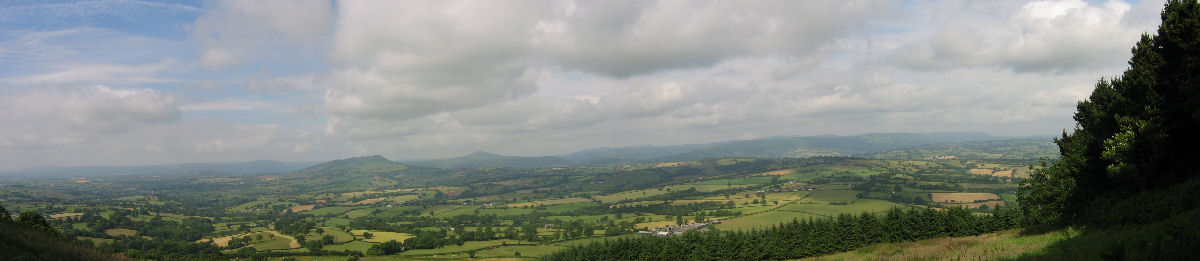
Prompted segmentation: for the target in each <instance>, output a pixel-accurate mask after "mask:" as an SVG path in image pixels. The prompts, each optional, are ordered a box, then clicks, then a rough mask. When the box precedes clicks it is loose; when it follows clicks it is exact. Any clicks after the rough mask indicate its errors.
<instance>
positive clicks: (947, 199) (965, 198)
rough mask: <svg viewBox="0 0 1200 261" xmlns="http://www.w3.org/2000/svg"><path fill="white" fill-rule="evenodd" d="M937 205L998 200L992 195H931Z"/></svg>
mask: <svg viewBox="0 0 1200 261" xmlns="http://www.w3.org/2000/svg"><path fill="white" fill-rule="evenodd" d="M931 196H932V197H933V202H937V203H972V202H975V201H980V200H999V199H1000V196H997V195H996V194H994V193H931Z"/></svg>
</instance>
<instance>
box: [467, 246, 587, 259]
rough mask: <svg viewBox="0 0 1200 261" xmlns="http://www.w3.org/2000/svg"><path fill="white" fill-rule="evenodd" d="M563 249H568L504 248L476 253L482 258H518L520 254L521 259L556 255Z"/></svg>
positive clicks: (558, 247)
mask: <svg viewBox="0 0 1200 261" xmlns="http://www.w3.org/2000/svg"><path fill="white" fill-rule="evenodd" d="M563 248H566V247H562V246H555V245H538V246H502V247H497V248H492V249H486V250H482V251H479V252H477V253H475V256H476V257H481V258H489V257H518V256H517V255H516V254H517V253H520V254H521V255H520V257H540V256H544V255H548V254H550V253H554V251H558V250H561V249H563Z"/></svg>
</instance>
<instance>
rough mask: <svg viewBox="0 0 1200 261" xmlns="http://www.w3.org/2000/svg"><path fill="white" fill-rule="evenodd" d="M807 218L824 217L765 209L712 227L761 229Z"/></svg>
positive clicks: (726, 220) (723, 221)
mask: <svg viewBox="0 0 1200 261" xmlns="http://www.w3.org/2000/svg"><path fill="white" fill-rule="evenodd" d="M809 218H824V217H822V216H818V215H813V214H807V213H801V212H792V211H766V212H762V213H758V214H753V215H749V216H741V217H736V218H731V219H725V220H721V222H722V223H721V224H717V225H713V227H716V228H718V229H721V230H750V229H762V228H768V227H771V226H775V225H778V224H779V223H782V222H787V221H791V220H792V219H799V220H807V219H809Z"/></svg>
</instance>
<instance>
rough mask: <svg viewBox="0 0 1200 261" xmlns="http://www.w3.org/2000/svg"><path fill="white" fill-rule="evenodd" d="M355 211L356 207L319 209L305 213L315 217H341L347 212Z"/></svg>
mask: <svg viewBox="0 0 1200 261" xmlns="http://www.w3.org/2000/svg"><path fill="white" fill-rule="evenodd" d="M353 209H354V207H322V208H318V209H313V210H309V211H305V212H304V214H309V215H314V216H324V215H335V216H338V215H341V214H342V213H346V211H350V210H353Z"/></svg>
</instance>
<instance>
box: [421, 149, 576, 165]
mask: <svg viewBox="0 0 1200 261" xmlns="http://www.w3.org/2000/svg"><path fill="white" fill-rule="evenodd" d="M409 164H413V165H420V166H427V167H436V168H446V169H469V168H546V167H565V166H571V165H575V164H574V163H572V162H571V161H570V160H567V159H564V158H559V157H553V156H542V157H520V156H504V155H500V154H495V153H489V152H483V151H479V152H475V153H471V154H468V155H464V156H461V157H456V158H449V159H438V160H424V161H413V162H409Z"/></svg>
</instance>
